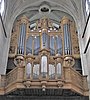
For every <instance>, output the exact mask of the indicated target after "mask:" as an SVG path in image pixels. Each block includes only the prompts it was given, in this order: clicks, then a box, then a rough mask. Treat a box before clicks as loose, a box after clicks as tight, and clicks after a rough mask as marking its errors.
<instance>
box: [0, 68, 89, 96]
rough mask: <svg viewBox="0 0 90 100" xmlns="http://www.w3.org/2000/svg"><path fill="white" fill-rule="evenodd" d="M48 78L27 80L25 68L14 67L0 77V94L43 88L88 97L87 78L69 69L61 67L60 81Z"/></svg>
mask: <svg viewBox="0 0 90 100" xmlns="http://www.w3.org/2000/svg"><path fill="white" fill-rule="evenodd" d="M48 76H49V75H47V78H42V77H40V76H39V79H37V80H33V78H32V79H27V78H26V77H25V67H16V68H14V69H13V70H12V71H10V72H9V73H8V74H7V75H5V76H3V75H1V77H0V94H5V93H8V92H11V91H13V90H15V89H17V88H26V87H28V88H34V87H37V88H43V86H45V88H56V89H58V88H63V89H72V90H74V91H76V92H78V93H79V94H81V95H85V96H87V95H88V87H87V76H82V75H81V74H80V73H78V72H77V71H75V70H74V69H73V68H71V67H63V72H62V77H61V79H57V78H54V79H53V80H50V79H49V77H48ZM54 76H56V75H54ZM52 81H53V82H52Z"/></svg>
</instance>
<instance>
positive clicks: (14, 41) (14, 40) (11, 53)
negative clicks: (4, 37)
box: [9, 32, 18, 57]
mask: <svg viewBox="0 0 90 100" xmlns="http://www.w3.org/2000/svg"><path fill="white" fill-rule="evenodd" d="M17 35H18V34H17V32H13V33H12V34H11V40H10V48H9V56H10V57H11V56H15V54H16V50H17V39H18V37H17Z"/></svg>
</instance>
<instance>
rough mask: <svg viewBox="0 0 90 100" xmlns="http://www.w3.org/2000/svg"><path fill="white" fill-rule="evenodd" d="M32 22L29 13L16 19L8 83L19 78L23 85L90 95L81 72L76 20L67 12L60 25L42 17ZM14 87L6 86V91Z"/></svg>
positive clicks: (10, 51)
mask: <svg viewBox="0 0 90 100" xmlns="http://www.w3.org/2000/svg"><path fill="white" fill-rule="evenodd" d="M30 25H31V23H30V21H29V19H28V18H27V17H26V16H22V17H20V18H18V20H17V21H16V22H15V23H14V26H13V29H12V34H11V42H10V49H9V57H8V64H7V72H6V76H5V78H6V79H5V80H6V87H10V85H11V86H12V87H13V86H15V85H13V84H16V83H17V84H18V82H20V83H19V84H20V85H19V86H18V87H20V88H34V87H37V88H43V90H45V89H46V88H56V89H57V88H61V87H62V88H64V89H68V88H70V89H71V90H74V91H76V92H77V93H80V94H82V95H88V88H87V87H86V86H87V80H86V76H83V75H82V67H81V64H80V54H79V44H78V36H77V32H76V26H75V22H74V21H72V20H70V19H69V18H68V17H66V16H64V17H63V18H62V19H61V21H60V24H59V27H58V28H57V27H56V26H54V24H53V22H52V20H50V19H49V18H46V17H43V18H41V19H39V20H37V21H36V23H35V25H34V26H33V27H30ZM15 76H17V77H15ZM13 78H14V79H13ZM12 83H13V84H12ZM14 89H15V87H14ZM12 90H13V88H7V90H6V92H7V93H8V92H10V91H12Z"/></svg>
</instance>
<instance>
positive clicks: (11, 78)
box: [6, 67, 18, 86]
mask: <svg viewBox="0 0 90 100" xmlns="http://www.w3.org/2000/svg"><path fill="white" fill-rule="evenodd" d="M17 75H18V68H17V67H16V68H15V69H13V70H12V71H11V72H9V73H8V74H7V75H6V86H7V85H9V84H11V83H14V82H16V81H17Z"/></svg>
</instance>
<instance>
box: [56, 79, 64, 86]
mask: <svg viewBox="0 0 90 100" xmlns="http://www.w3.org/2000/svg"><path fill="white" fill-rule="evenodd" d="M63 85H64V81H63V80H58V81H57V86H58V87H59V88H61V87H63Z"/></svg>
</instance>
